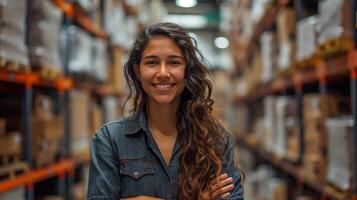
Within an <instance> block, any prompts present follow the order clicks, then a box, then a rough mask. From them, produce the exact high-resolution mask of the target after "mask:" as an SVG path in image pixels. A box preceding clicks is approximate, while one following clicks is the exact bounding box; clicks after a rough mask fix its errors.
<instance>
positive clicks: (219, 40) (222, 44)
mask: <svg viewBox="0 0 357 200" xmlns="http://www.w3.org/2000/svg"><path fill="white" fill-rule="evenodd" d="M214 45H216V47H217V48H219V49H225V48H227V47H228V46H229V40H228V39H227V38H226V37H216V39H214Z"/></svg>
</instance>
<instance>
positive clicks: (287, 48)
mask: <svg viewBox="0 0 357 200" xmlns="http://www.w3.org/2000/svg"><path fill="white" fill-rule="evenodd" d="M293 59H294V58H293V46H292V44H291V42H289V41H286V42H281V43H280V44H279V55H278V68H279V70H285V69H288V68H289V67H291V65H292V61H293Z"/></svg>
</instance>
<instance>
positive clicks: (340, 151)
mask: <svg viewBox="0 0 357 200" xmlns="http://www.w3.org/2000/svg"><path fill="white" fill-rule="evenodd" d="M326 126H327V136H328V146H327V157H328V159H327V160H328V163H327V180H328V182H330V183H331V184H333V185H334V186H335V187H338V188H339V189H342V190H348V189H350V188H351V186H352V182H351V181H352V175H353V168H352V165H353V142H352V141H353V126H354V120H353V117H352V116H344V117H338V118H329V119H328V120H327V121H326Z"/></svg>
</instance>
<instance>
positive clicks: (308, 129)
mask: <svg viewBox="0 0 357 200" xmlns="http://www.w3.org/2000/svg"><path fill="white" fill-rule="evenodd" d="M303 104H304V114H303V117H304V130H305V133H304V147H305V148H304V156H303V162H304V170H305V173H306V174H307V176H306V177H309V178H311V179H313V180H316V181H319V182H324V181H325V172H326V145H327V144H326V142H327V141H326V140H327V133H326V126H325V121H326V119H327V118H328V117H331V116H334V115H337V114H338V112H339V111H338V98H337V97H336V96H332V95H328V94H308V95H306V96H305V97H304V102H303Z"/></svg>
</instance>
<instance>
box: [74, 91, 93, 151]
mask: <svg viewBox="0 0 357 200" xmlns="http://www.w3.org/2000/svg"><path fill="white" fill-rule="evenodd" d="M89 99H90V97H89V94H87V93H86V92H85V91H81V90H71V92H70V109H71V110H72V112H71V120H72V121H71V125H72V129H71V134H72V135H71V145H72V146H71V151H72V154H73V155H74V156H82V155H87V154H88V152H89V144H90V140H91V135H92V133H90V131H89V130H90V125H89V122H90V121H89V105H90V104H89Z"/></svg>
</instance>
